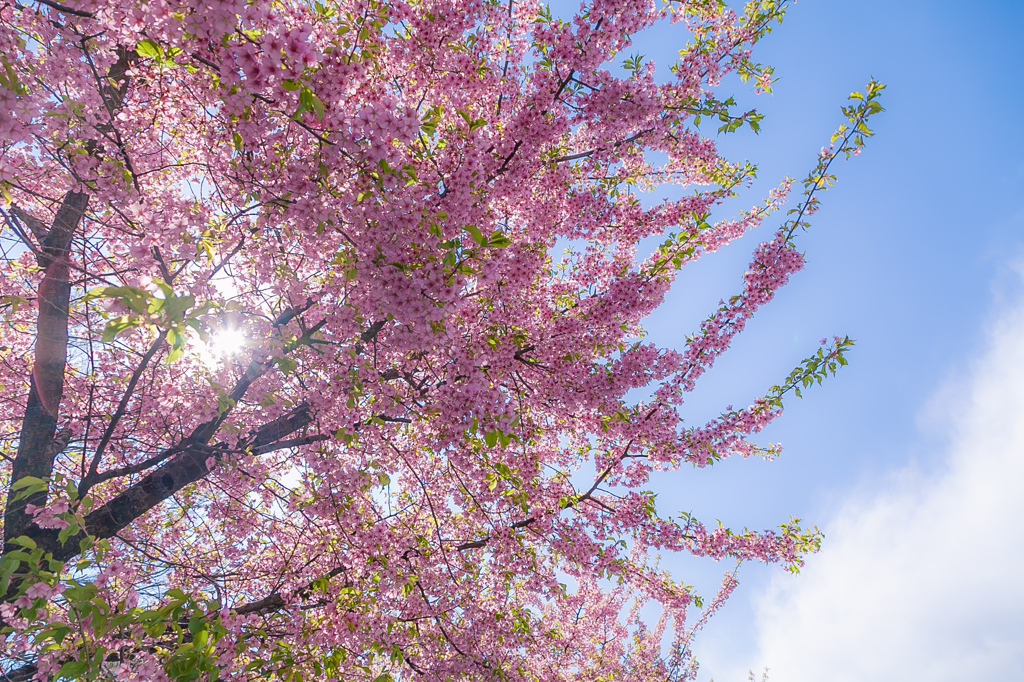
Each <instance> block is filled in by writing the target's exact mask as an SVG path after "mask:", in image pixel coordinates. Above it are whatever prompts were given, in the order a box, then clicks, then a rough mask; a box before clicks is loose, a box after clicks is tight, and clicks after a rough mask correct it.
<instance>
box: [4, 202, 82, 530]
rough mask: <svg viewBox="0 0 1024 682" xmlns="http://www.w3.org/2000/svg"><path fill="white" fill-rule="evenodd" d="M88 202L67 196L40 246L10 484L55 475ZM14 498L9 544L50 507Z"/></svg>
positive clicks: (37, 497)
mask: <svg viewBox="0 0 1024 682" xmlns="http://www.w3.org/2000/svg"><path fill="white" fill-rule="evenodd" d="M88 202H89V195H88V194H85V193H82V192H69V193H68V194H67V195H66V196H65V197H64V201H63V202H62V203H61V206H60V208H59V209H58V210H57V216H56V218H55V219H54V221H53V226H52V227H51V228H50V230H49V231H48V234H47V236H46V239H45V240H44V241H43V243H42V247H43V262H44V266H45V267H46V274H45V275H43V281H42V282H41V283H40V284H39V312H38V317H37V320H36V346H35V361H34V363H33V365H32V376H31V377H30V379H29V393H28V401H27V403H26V406H25V416H24V418H23V419H22V424H21V434H20V437H19V442H18V454H17V456H16V457H15V459H14V464H13V466H12V468H11V483H12V484H13V483H15V482H17V481H19V480H21V479H22V478H25V477H26V476H35V477H37V478H48V477H49V476H50V473H51V472H52V471H53V460H54V459H55V458H56V456H57V454H59V453H57V452H52V449H51V448H50V447H49V446H50V443H51V442H52V441H53V436H54V433H55V432H56V429H57V414H58V409H59V407H60V401H61V398H63V395H64V367H65V365H66V364H67V359H68V309H69V304H70V300H71V281H70V279H69V276H68V275H69V264H68V248H69V246H70V244H71V237H72V236H73V235H74V233H75V230H76V229H77V228H78V223H79V222H80V221H81V220H82V216H83V215H85V208H86V205H87V204H88ZM15 495H16V492H15V491H14V490H13V489H11V488H8V491H7V513H6V514H5V517H4V543H5V544H6V543H7V542H9V541H10V540H11V539H12V538H16V537H18V536H19V535H24V534H25V531H26V530H27V529H28V527H29V525H30V524H31V523H32V519H31V517H29V516H28V515H27V514H25V511H24V510H25V505H26V504H30V503H31V504H34V505H36V506H44V505H45V504H46V498H47V493H46V491H41V492H38V493H34V494H32V495H29V496H28V497H24V498H22V499H20V500H15V499H14V497H15Z"/></svg>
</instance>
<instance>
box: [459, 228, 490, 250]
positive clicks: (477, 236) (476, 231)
mask: <svg viewBox="0 0 1024 682" xmlns="http://www.w3.org/2000/svg"><path fill="white" fill-rule="evenodd" d="M462 229H463V230H465V231H466V232H469V236H471V237H472V238H473V241H475V242H476V243H477V244H479V245H480V246H486V245H487V239H485V238H484V235H483V233H482V232H480V228H479V227H477V226H476V225H464V226H463V228H462Z"/></svg>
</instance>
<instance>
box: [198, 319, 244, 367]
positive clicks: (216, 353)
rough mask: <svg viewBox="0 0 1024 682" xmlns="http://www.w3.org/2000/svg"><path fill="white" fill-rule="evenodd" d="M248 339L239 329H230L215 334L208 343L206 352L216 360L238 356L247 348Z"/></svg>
mask: <svg viewBox="0 0 1024 682" xmlns="http://www.w3.org/2000/svg"><path fill="white" fill-rule="evenodd" d="M247 342H248V338H247V337H246V336H245V332H244V331H242V330H241V329H238V328H237V327H228V328H225V329H221V330H219V331H216V332H214V333H213V334H211V335H210V340H209V341H208V342H207V343H206V352H207V353H209V354H210V355H211V356H213V357H214V358H218V359H223V358H228V357H231V356H232V355H237V354H238V353H240V352H241V351H242V350H243V349H244V348H245V346H246V343H247Z"/></svg>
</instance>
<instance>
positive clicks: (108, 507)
mask: <svg viewBox="0 0 1024 682" xmlns="http://www.w3.org/2000/svg"><path fill="white" fill-rule="evenodd" d="M217 421H218V422H219V420H217ZM311 421H312V416H311V415H310V411H309V408H308V407H307V406H301V407H299V408H298V409H297V410H294V411H292V412H291V413H289V414H287V415H284V416H282V417H279V418H278V419H275V420H274V421H272V422H269V423H267V424H264V425H263V426H262V427H260V429H259V430H258V431H257V432H256V434H255V435H254V436H253V438H251V439H250V441H249V442H248V443H247V444H246V445H248V446H249V447H251V448H252V449H253V450H258V449H259V448H261V447H265V446H268V445H270V444H272V443H275V442H277V441H279V440H281V439H282V438H284V437H286V436H289V435H291V434H292V433H295V432H296V431H298V430H299V429H302V428H304V427H305V426H307V425H308V424H309V423H310V422H311ZM209 430H210V429H209V425H208V424H204V425H202V426H200V427H199V428H197V429H196V431H195V432H194V433H193V435H192V438H190V439H188V440H186V441H185V442H184V443H182V444H181V445H180V446H177V447H178V449H179V450H180V452H179V453H178V454H177V455H175V456H174V458H173V459H171V460H170V461H169V462H167V463H166V464H164V465H163V466H161V467H160V468H159V469H156V470H154V471H152V472H150V473H149V474H147V475H146V476H144V477H143V478H142V480H140V481H139V482H138V483H136V484H135V485H133V486H131V487H130V488H128V489H127V490H125V491H123V492H121V493H120V494H119V495H117V496H116V497H114V498H113V499H111V500H110V501H108V502H107V503H106V504H104V505H102V506H100V507H98V508H97V509H95V510H93V511H92V512H91V513H90V514H89V515H88V516H86V517H85V531H84V532H79V533H78V534H77V535H74V536H72V537H70V538H68V539H67V541H66V542H65V543H64V544H63V545H62V544H61V543H60V542H59V541H58V540H57V531H55V530H52V529H47V530H42V531H37V533H36V535H37V540H36V541H37V544H38V546H39V547H41V548H43V549H44V550H45V551H48V552H52V553H53V558H54V559H56V560H58V561H67V560H68V559H71V558H72V557H74V556H76V555H77V554H79V553H80V551H81V550H80V548H79V542H80V541H81V540H82V539H83V538H85V537H86V535H92V536H94V537H96V538H98V539H105V538H110V537H113V536H114V535H115V534H117V533H118V532H120V531H121V530H123V529H124V528H127V527H128V524H130V523H131V522H132V521H134V520H135V519H137V518H139V517H140V516H142V515H143V514H145V513H146V512H147V511H149V510H150V509H152V508H153V507H155V506H156V505H158V504H160V503H161V502H163V501H164V500H166V499H167V498H169V497H171V496H172V495H174V494H175V493H177V492H178V491H179V490H181V489H182V488H184V487H185V486H187V485H189V484H191V483H195V482H196V481H198V480H200V479H201V478H203V477H204V476H206V475H207V473H209V469H208V468H207V466H206V460H207V459H209V458H210V457H213V458H215V459H218V460H219V459H220V457H221V455H222V453H223V452H224V450H222V449H220V448H216V447H209V446H207V443H208V442H209V440H210V437H211V436H212V435H213V434H212V433H209Z"/></svg>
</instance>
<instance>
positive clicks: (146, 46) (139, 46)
mask: <svg viewBox="0 0 1024 682" xmlns="http://www.w3.org/2000/svg"><path fill="white" fill-rule="evenodd" d="M135 51H136V52H138V53H139V56H140V57H148V58H150V59H161V58H163V56H164V51H163V48H161V47H160V46H159V45H157V44H156V43H155V42H153V41H152V40H150V39H149V38H146V39H145V40H142V41H139V42H138V43H136V44H135Z"/></svg>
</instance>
